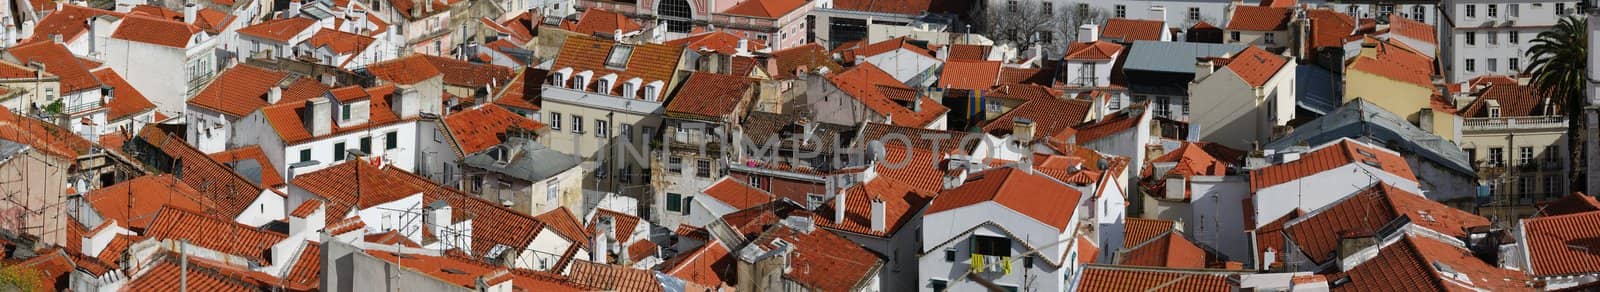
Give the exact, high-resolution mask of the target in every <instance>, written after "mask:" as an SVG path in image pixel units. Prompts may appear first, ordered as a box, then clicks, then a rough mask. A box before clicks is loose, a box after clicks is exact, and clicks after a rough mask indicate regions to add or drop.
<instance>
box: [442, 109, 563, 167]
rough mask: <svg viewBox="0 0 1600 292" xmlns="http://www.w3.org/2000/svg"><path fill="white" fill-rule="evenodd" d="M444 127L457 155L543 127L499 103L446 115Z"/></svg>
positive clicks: (481, 148)
mask: <svg viewBox="0 0 1600 292" xmlns="http://www.w3.org/2000/svg"><path fill="white" fill-rule="evenodd" d="M444 127H445V129H446V130H448V131H449V132H446V133H447V134H450V139H451V141H453V142H454V143H452V145H453V146H455V147H453V149H454V150H455V151H456V154H457V155H458V156H466V155H468V154H472V153H478V151H483V150H484V149H489V147H494V145H500V143H504V142H505V141H504V139H505V138H504V137H513V136H518V135H513V134H517V133H524V132H530V133H531V132H537V131H540V130H543V129H544V128H545V125H544V124H543V123H540V122H539V121H535V120H533V119H529V118H527V117H523V116H520V115H517V114H516V113H513V112H511V111H508V110H506V109H504V108H500V107H498V106H478V107H475V108H472V109H468V110H464V111H459V112H455V113H452V114H450V115H449V116H445V117H444Z"/></svg>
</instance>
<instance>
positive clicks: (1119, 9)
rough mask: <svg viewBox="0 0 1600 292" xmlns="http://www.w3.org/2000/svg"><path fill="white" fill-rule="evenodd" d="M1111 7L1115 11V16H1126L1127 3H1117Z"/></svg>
mask: <svg viewBox="0 0 1600 292" xmlns="http://www.w3.org/2000/svg"><path fill="white" fill-rule="evenodd" d="M1112 9H1113V11H1115V12H1116V13H1117V18H1128V5H1117V6H1115V7H1113V8H1112Z"/></svg>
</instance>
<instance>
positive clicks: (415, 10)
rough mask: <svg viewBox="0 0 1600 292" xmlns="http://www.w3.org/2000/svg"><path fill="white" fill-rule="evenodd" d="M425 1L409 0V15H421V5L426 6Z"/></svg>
mask: <svg viewBox="0 0 1600 292" xmlns="http://www.w3.org/2000/svg"><path fill="white" fill-rule="evenodd" d="M401 1H405V0H401ZM425 1H428V0H411V16H413V17H421V16H422V6H426V5H427V4H425Z"/></svg>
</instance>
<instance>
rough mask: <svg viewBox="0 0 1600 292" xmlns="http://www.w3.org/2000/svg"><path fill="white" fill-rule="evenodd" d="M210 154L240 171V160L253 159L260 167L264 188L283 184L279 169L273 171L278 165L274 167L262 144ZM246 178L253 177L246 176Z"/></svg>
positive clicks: (261, 183)
mask: <svg viewBox="0 0 1600 292" xmlns="http://www.w3.org/2000/svg"><path fill="white" fill-rule="evenodd" d="M210 156H211V159H212V160H216V161H217V163H222V164H224V165H228V166H230V167H233V168H235V169H234V170H235V171H238V169H237V167H238V165H239V164H238V162H240V161H244V160H253V161H255V163H256V167H258V168H257V171H258V172H260V173H259V174H258V175H260V176H261V177H260V178H259V179H260V185H261V186H262V187H263V188H275V187H279V186H282V185H283V177H282V176H279V175H278V172H277V171H272V170H274V169H277V167H274V166H273V165H272V161H271V160H268V159H267V154H266V152H262V151H261V147H260V146H256V145H250V146H245V147H240V148H234V149H228V150H227V151H222V152H217V153H212V154H211V155H210ZM243 175H244V174H240V176H243ZM245 179H251V178H249V177H246V178H245Z"/></svg>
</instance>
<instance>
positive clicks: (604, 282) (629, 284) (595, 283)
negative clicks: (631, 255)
mask: <svg viewBox="0 0 1600 292" xmlns="http://www.w3.org/2000/svg"><path fill="white" fill-rule="evenodd" d="M567 276H568V277H570V279H572V282H573V283H577V284H579V285H584V286H589V287H596V288H599V289H600V290H606V291H638V292H659V291H663V289H664V288H662V286H661V285H662V283H661V282H660V281H658V280H657V279H656V276H655V273H654V272H653V271H650V270H640V269H631V268H628V267H623V266H618V265H607V264H597V263H591V262H587V261H575V262H572V266H571V268H570V270H569V271H568V272H567Z"/></svg>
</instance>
